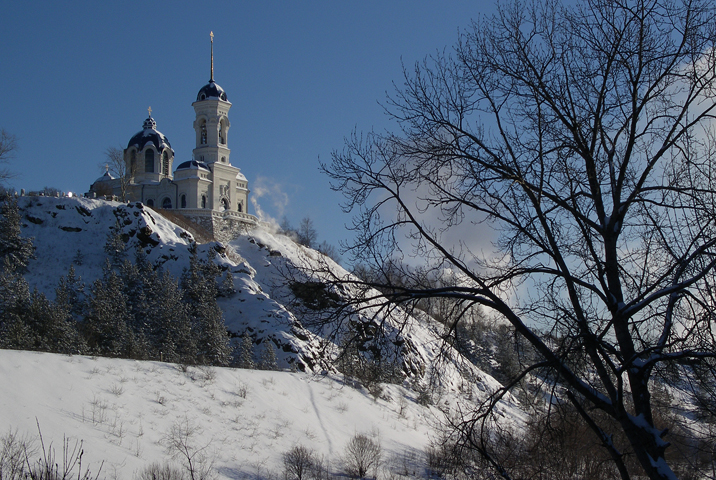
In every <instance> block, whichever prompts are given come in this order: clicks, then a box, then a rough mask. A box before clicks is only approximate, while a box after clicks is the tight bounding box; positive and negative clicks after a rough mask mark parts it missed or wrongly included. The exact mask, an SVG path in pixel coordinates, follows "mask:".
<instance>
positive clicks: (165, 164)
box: [162, 152, 169, 176]
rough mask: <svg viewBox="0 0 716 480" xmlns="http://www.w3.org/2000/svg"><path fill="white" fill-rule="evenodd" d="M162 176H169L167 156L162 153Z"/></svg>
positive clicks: (165, 153)
mask: <svg viewBox="0 0 716 480" xmlns="http://www.w3.org/2000/svg"><path fill="white" fill-rule="evenodd" d="M162 174H163V175H167V176H169V154H168V153H167V152H164V153H162Z"/></svg>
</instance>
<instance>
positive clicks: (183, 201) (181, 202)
mask: <svg viewBox="0 0 716 480" xmlns="http://www.w3.org/2000/svg"><path fill="white" fill-rule="evenodd" d="M179 205H181V208H186V195H184V194H183V193H182V195H181V197H179Z"/></svg>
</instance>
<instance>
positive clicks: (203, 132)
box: [200, 121, 207, 145]
mask: <svg viewBox="0 0 716 480" xmlns="http://www.w3.org/2000/svg"><path fill="white" fill-rule="evenodd" d="M200 128H201V144H202V145H206V141H207V140H206V121H202V122H201V127H200Z"/></svg>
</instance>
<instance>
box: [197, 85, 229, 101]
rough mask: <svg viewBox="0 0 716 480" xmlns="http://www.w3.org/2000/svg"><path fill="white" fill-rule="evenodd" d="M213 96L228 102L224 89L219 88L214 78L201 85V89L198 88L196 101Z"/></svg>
mask: <svg viewBox="0 0 716 480" xmlns="http://www.w3.org/2000/svg"><path fill="white" fill-rule="evenodd" d="M214 98H218V99H219V100H223V101H225V102H228V100H227V99H226V92H225V91H224V89H223V88H221V87H220V86H219V85H218V84H217V83H216V82H215V81H214V80H211V81H209V83H207V84H206V85H204V86H203V87H201V90H199V93H198V94H197V95H196V101H197V102H201V101H202V100H209V99H214Z"/></svg>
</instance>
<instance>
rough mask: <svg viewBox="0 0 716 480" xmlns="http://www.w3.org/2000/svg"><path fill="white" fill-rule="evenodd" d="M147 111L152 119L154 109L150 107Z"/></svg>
mask: <svg viewBox="0 0 716 480" xmlns="http://www.w3.org/2000/svg"><path fill="white" fill-rule="evenodd" d="M147 111H149V116H150V117H151V116H152V107H149V108H148V109H147Z"/></svg>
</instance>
